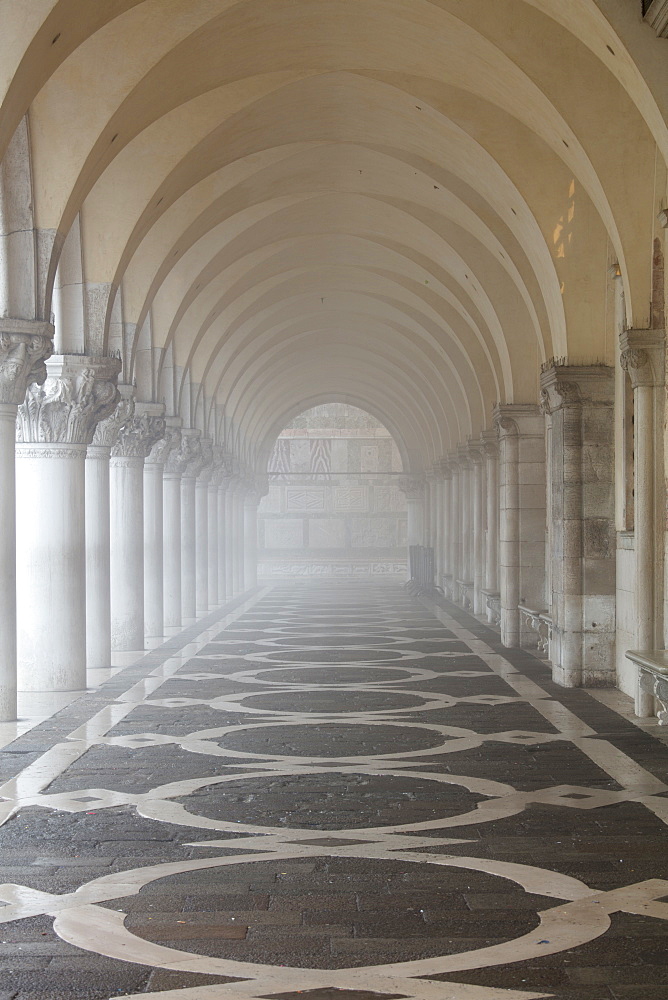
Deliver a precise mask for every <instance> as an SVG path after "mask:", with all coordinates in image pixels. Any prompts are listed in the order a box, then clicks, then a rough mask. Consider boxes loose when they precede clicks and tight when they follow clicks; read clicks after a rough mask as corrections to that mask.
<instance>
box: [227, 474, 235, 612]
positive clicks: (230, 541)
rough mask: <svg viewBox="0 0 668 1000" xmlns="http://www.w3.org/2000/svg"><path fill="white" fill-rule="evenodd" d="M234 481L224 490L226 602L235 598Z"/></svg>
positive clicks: (232, 479) (232, 478)
mask: <svg viewBox="0 0 668 1000" xmlns="http://www.w3.org/2000/svg"><path fill="white" fill-rule="evenodd" d="M235 483H236V480H235V478H234V477H233V476H231V477H230V478H229V479H228V482H227V489H226V490H225V594H226V597H227V600H228V601H229V600H230V599H231V598H233V597H234V596H235V593H234V534H235V522H234V490H235Z"/></svg>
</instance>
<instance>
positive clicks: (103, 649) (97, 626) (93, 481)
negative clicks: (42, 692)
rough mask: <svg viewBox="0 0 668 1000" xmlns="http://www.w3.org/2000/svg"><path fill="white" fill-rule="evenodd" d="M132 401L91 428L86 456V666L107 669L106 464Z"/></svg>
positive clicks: (123, 399)
mask: <svg viewBox="0 0 668 1000" xmlns="http://www.w3.org/2000/svg"><path fill="white" fill-rule="evenodd" d="M134 412H135V404H134V399H133V398H132V397H131V396H130V397H129V398H128V397H123V396H121V399H120V401H119V402H118V404H117V405H116V408H115V410H114V411H113V413H112V414H111V415H110V416H108V417H107V418H106V419H105V420H101V421H100V422H99V424H98V425H97V427H96V428H95V433H94V435H93V442H92V444H90V445H89V446H88V450H87V452H86V466H85V470H86V471H85V511H86V516H85V522H86V666H87V668H88V670H96V669H100V668H107V667H110V666H111V588H110V574H111V537H110V508H109V462H110V458H111V449H112V447H113V445H115V444H116V441H117V439H118V435H119V433H120V431H121V429H122V428H123V427H124V426H125V424H127V423H128V421H129V420H131V419H132V417H133V416H134Z"/></svg>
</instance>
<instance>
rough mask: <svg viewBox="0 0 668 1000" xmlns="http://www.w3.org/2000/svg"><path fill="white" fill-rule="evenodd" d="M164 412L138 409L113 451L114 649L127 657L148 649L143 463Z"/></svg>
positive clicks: (154, 406)
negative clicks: (124, 653) (145, 624)
mask: <svg viewBox="0 0 668 1000" xmlns="http://www.w3.org/2000/svg"><path fill="white" fill-rule="evenodd" d="M133 391H134V390H133V387H132V386H121V393H123V392H127V393H130V392H133ZM164 410H165V408H164V405H163V404H162V403H136V405H135V415H134V417H132V419H131V420H129V421H128V423H126V424H125V425H124V426H123V427H122V428H121V431H120V433H119V435H118V440H117V441H116V444H115V445H114V446H113V448H112V449H111V460H110V463H109V498H110V501H109V513H110V525H111V532H110V534H111V573H110V582H111V647H112V649H114V650H118V651H123V652H126V651H129V650H133V649H143V648H144V459H145V458H146V456H147V455H148V454H149V452H150V451H151V449H152V448H153V445H154V444H156V442H157V441H159V440H160V438H162V437H163V435H164V433H165V417H164Z"/></svg>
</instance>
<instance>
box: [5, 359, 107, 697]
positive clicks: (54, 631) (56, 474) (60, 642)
mask: <svg viewBox="0 0 668 1000" xmlns="http://www.w3.org/2000/svg"><path fill="white" fill-rule="evenodd" d="M46 366H47V378H46V381H45V382H44V384H43V385H42V386H34V385H33V386H30V387H29V389H28V391H27V393H26V399H25V402H24V403H23V404H22V405H21V406H19V409H18V416H17V423H16V432H17V442H18V443H17V446H16V457H17V463H16V472H17V475H16V498H17V517H16V527H17V538H18V539H19V540H20V544H21V560H20V561H19V563H18V566H17V581H16V583H17V598H18V609H17V640H18V664H19V678H18V679H19V689H20V690H24V691H80V690H83V689H84V688H85V686H86V544H85V459H86V449H87V447H88V445H89V444H90V443H91V442H92V439H93V434H94V431H95V427H96V425H97V423H98V421H100V420H104V419H105V418H106V417H108V416H109V415H110V413H111V412H112V411H113V410H114V408H115V407H116V404H117V403H118V399H119V394H118V389H117V388H116V379H117V377H118V373H119V370H120V367H121V366H120V361H118V360H117V359H116V358H93V357H84V356H80V355H58V356H54V357H52V358H50V359H49V360H48V361H47V362H46Z"/></svg>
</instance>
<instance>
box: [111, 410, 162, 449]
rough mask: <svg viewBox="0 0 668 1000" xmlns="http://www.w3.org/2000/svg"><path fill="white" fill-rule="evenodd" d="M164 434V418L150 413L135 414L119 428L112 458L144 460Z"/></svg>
mask: <svg viewBox="0 0 668 1000" xmlns="http://www.w3.org/2000/svg"><path fill="white" fill-rule="evenodd" d="M164 433H165V418H164V417H159V416H155V415H154V414H151V413H139V414H137V413H135V415H134V416H133V417H132V418H131V419H130V420H128V422H127V423H126V424H125V425H124V426H123V427H122V428H121V430H120V432H119V435H118V439H117V441H116V444H115V445H114V446H113V448H112V449H111V455H112V458H146V457H147V455H148V454H149V452H150V451H151V449H152V448H153V445H154V444H155V443H156V442H157V441H159V440H160V439H161V438H162V437H163V435H164Z"/></svg>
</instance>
